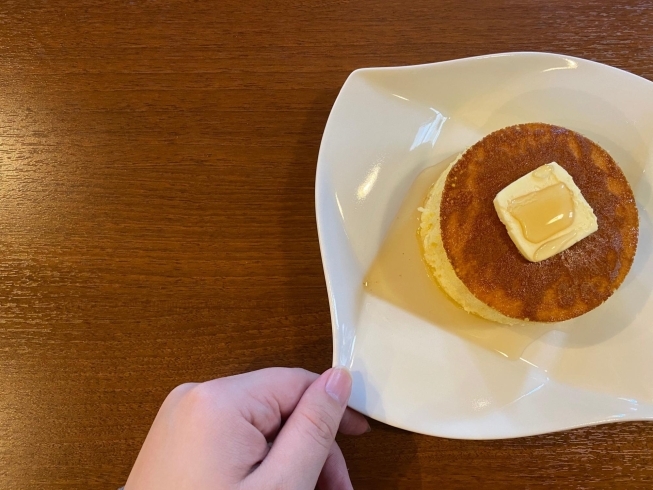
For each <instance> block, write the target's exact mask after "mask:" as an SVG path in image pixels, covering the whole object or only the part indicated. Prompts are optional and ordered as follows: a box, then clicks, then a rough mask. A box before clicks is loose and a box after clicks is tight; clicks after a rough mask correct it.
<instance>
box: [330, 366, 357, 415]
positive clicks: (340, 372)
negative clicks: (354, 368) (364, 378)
mask: <svg viewBox="0 0 653 490" xmlns="http://www.w3.org/2000/svg"><path fill="white" fill-rule="evenodd" d="M324 390H325V391H326V392H327V393H328V394H329V396H330V397H331V398H333V399H334V400H336V401H337V402H338V403H339V404H340V406H341V407H344V406H345V405H347V402H348V401H349V395H351V375H350V374H349V371H348V370H347V368H344V367H341V366H338V367H335V368H333V369H332V370H331V372H330V373H329V378H328V379H327V382H326V385H324Z"/></svg>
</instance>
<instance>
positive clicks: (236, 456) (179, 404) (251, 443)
mask: <svg viewBox="0 0 653 490" xmlns="http://www.w3.org/2000/svg"><path fill="white" fill-rule="evenodd" d="M350 393H351V376H350V374H349V372H348V371H347V370H346V369H344V368H332V369H329V370H328V371H326V372H325V373H324V374H322V375H321V376H319V377H318V375H317V374H314V373H311V372H309V371H305V370H303V369H286V368H270V369H263V370H261V371H254V372H251V373H246V374H240V375H238V376H231V377H228V378H220V379H215V380H213V381H208V382H206V383H200V384H184V385H181V386H178V387H177V388H175V389H174V390H173V391H172V392H171V393H170V394H169V395H168V397H167V398H166V400H165V401H164V403H163V405H162V406H161V408H160V410H159V413H158V414H157V416H156V419H155V420H154V423H153V424H152V427H151V429H150V432H149V434H148V435H147V438H146V439H145V443H144V444H143V447H142V448H141V452H140V453H139V455H138V458H137V459H136V463H135V464H134V467H133V468H132V471H131V473H130V475H129V479H128V480H127V484H126V486H125V490H150V489H152V490H168V489H170V490H173V489H174V490H186V489H188V490H190V489H193V490H205V489H206V490H208V489H211V490H216V489H219V490H231V489H238V490H250V489H251V490H261V489H283V490H313V489H314V488H315V486H316V484H317V486H318V488H319V489H320V490H327V489H328V490H344V489H351V488H352V486H351V481H350V480H349V473H348V471H347V466H346V464H345V459H344V457H343V455H342V452H341V451H340V448H339V447H338V445H337V443H336V442H335V436H336V432H338V430H339V431H340V432H341V433H343V434H351V435H359V434H362V433H364V432H366V431H368V430H369V424H368V423H367V420H366V419H365V417H363V416H362V415H361V414H359V413H357V412H355V411H353V410H351V409H349V408H346V406H347V401H348V400H349V395H350Z"/></svg>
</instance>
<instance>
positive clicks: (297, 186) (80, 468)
mask: <svg viewBox="0 0 653 490" xmlns="http://www.w3.org/2000/svg"><path fill="white" fill-rule="evenodd" d="M517 50H534V51H551V52H560V53H565V54H569V55H574V56H580V57H584V58H589V59H592V60H596V61H600V62H603V63H608V64H610V65H613V66H617V67H619V68H623V69H625V70H629V71H631V72H633V73H636V74H638V75H641V76H643V77H646V78H648V79H653V2H651V1H650V0H631V1H628V2H605V1H602V0H599V1H578V0H576V1H568V0H567V1H558V0H553V1H547V2H539V1H536V0H531V1H526V0H521V1H507V0H504V1H489V0H488V1H468V2H463V1H460V2H456V1H451V0H443V1H436V2H433V1H401V2H393V1H379V2H367V1H351V2H350V1H344V0H342V1H337V2H314V3H313V4H312V5H311V4H308V3H306V2H291V1H279V0H270V1H254V2H247V1H243V0H219V1H217V2H206V1H204V2H202V1H190V0H186V1H182V0H165V1H164V0H162V1H144V0H136V1H129V2H128V1H119V2H100V1H98V0H87V1H81V2H72V1H52V2H47V1H39V0H21V1H18V0H5V1H3V2H1V3H0V253H1V255H0V257H1V258H0V488H3V489H14V488H16V489H18V488H20V489H27V488H34V489H50V488H62V489H63V488H66V489H71V488H80V489H82V488H83V489H113V488H116V487H118V486H119V485H121V484H122V483H123V482H124V481H125V479H126V478H127V475H128V473H129V470H130V467H131V465H132V463H133V461H134V459H135V457H136V454H137V453H138V450H139V448H140V445H141V443H142V442H143V439H144V437H145V435H146V433H147V430H148V428H149V426H150V423H151V422H152V419H153V417H154V415H155V413H156V411H157V409H158V407H159V405H160V404H161V402H162V401H163V399H164V397H165V396H166V394H167V393H168V392H169V391H170V390H171V389H172V388H173V387H174V386H176V385H178V384H180V383H182V382H185V381H202V380H208V379H211V378H214V377H218V376H225V375H230V374H234V373H239V372H243V371H247V370H252V369H258V368H262V367H266V366H276V365H285V366H303V367H305V368H308V369H311V370H313V371H322V370H324V369H326V368H327V367H328V366H329V364H330V361H331V327H330V317H329V309H328V303H327V296H326V290H325V284H324V278H323V274H322V265H321V261H320V254H319V248H318V241H317V232H316V226H315V215H314V200H313V191H314V175H315V165H316V160H317V153H318V148H319V145H320V138H321V135H322V130H323V128H324V125H325V122H326V119H327V116H328V114H329V110H330V109H331V105H332V104H333V101H334V99H335V97H336V95H337V93H338V90H339V89H340V87H341V85H342V83H343V82H344V80H345V79H346V77H347V75H348V74H349V73H350V72H351V71H352V70H354V69H356V68H359V67H364V66H380V65H404V64H414V63H426V62H434V61H441V60H449V59H453V58H460V57H466V56H472V55H479V54H486V53H493V52H502V51H517ZM651 136H652V137H653V135H651ZM372 426H373V431H372V432H371V433H370V434H368V435H365V436H362V437H359V438H346V437H343V438H342V439H341V441H340V443H341V445H342V447H343V450H344V453H345V456H346V458H347V460H348V463H349V466H350V471H351V475H352V479H353V482H354V485H355V487H356V488H357V489H361V488H370V489H379V488H409V489H415V488H431V487H433V486H434V485H435V484H436V483H437V484H439V487H438V488H472V487H474V488H478V487H483V488H539V487H541V486H547V485H548V486H553V487H556V486H561V485H563V484H566V485H569V486H572V487H577V488H588V487H605V488H642V487H646V486H653V425H651V424H646V423H628V424H621V425H608V426H603V427H595V428H588V429H582V430H575V431H571V432H564V433H559V434H551V435H545V436H539V437H530V438H525V439H516V440H506V441H491V442H465V441H456V440H446V439H438V438H433V437H424V436H420V435H416V434H411V433H408V432H404V431H401V430H398V429H394V428H391V427H388V426H385V425H383V424H380V423H373V424H372Z"/></svg>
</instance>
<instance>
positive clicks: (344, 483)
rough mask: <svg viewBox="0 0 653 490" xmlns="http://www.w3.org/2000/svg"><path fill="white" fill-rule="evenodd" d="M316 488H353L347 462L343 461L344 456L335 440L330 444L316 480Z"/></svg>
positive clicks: (337, 489) (328, 489)
mask: <svg viewBox="0 0 653 490" xmlns="http://www.w3.org/2000/svg"><path fill="white" fill-rule="evenodd" d="M317 488H318V489H319V490H353V487H352V485H351V480H350V479H349V471H348V470H347V463H345V457H344V456H343V455H342V451H341V450H340V447H338V443H337V442H334V443H333V444H331V450H330V451H329V455H328V456H327V459H326V462H325V463H324V467H323V468H322V473H320V477H319V478H318V480H317Z"/></svg>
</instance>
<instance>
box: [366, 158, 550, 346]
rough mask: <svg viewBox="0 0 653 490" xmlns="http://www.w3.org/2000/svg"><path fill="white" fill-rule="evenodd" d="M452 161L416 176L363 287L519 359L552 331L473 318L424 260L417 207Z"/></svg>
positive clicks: (467, 337) (422, 316) (537, 325)
mask: <svg viewBox="0 0 653 490" xmlns="http://www.w3.org/2000/svg"><path fill="white" fill-rule="evenodd" d="M452 160H453V159H449V160H448V161H446V162H444V163H443V164H438V165H435V166H433V167H429V168H427V169H426V170H424V171H423V172H422V173H420V174H419V175H418V176H417V178H416V179H415V181H414V182H413V185H412V186H411V188H410V190H409V191H408V193H407V194H406V197H405V198H404V201H403V203H402V205H401V207H400V209H399V211H398V213H397V215H396V217H395V219H394V220H393V222H392V224H391V225H390V229H389V230H388V232H387V234H386V236H385V239H384V241H383V243H382V245H381V249H380V250H379V252H378V254H377V256H376V258H375V259H374V262H373V263H372V265H371V267H370V269H369V270H368V272H367V274H366V276H365V280H364V286H365V289H366V291H368V292H369V293H370V294H373V295H374V296H376V297H378V298H380V299H383V300H385V301H387V302H389V303H392V304H394V305H395V306H397V307H399V308H402V309H404V310H406V311H408V312H409V313H411V314H413V315H415V316H418V317H420V318H423V319H424V320H426V321H428V322H430V323H432V324H433V328H442V329H445V330H447V331H449V332H452V333H454V334H456V335H458V336H460V337H463V338H465V339H466V340H469V341H471V342H474V343H475V344H477V345H480V346H482V347H484V348H487V349H490V350H492V351H495V352H498V353H500V354H501V355H503V356H505V357H508V358H511V359H518V358H519V357H520V355H521V354H522V352H523V351H524V350H525V349H526V347H527V346H528V345H529V344H531V343H532V342H533V341H534V340H536V339H537V338H538V337H540V336H541V335H542V334H544V333H545V332H548V331H550V330H552V329H553V328H552V326H550V325H541V324H524V325H515V326H507V325H500V324H497V323H493V322H489V321H486V320H483V319H481V318H478V317H475V316H472V315H470V314H469V313H467V312H465V311H464V310H463V309H462V308H460V307H459V306H458V305H457V304H455V302H453V301H452V300H451V299H450V298H449V297H448V296H447V295H446V294H445V293H444V292H443V291H442V290H441V289H440V287H439V286H438V285H437V283H436V281H435V279H433V278H432V277H431V276H430V275H429V272H428V269H427V267H426V264H425V263H424V261H423V259H422V249H421V245H420V242H419V237H418V232H417V230H418V227H419V222H420V211H419V208H420V206H422V204H423V202H424V199H425V197H426V195H427V193H428V191H429V188H430V187H431V185H432V184H433V182H435V181H436V180H437V178H438V176H439V174H440V173H441V172H442V171H443V170H444V169H445V168H446V167H447V166H448V165H449V163H451V161H452ZM397 328H401V325H397Z"/></svg>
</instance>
